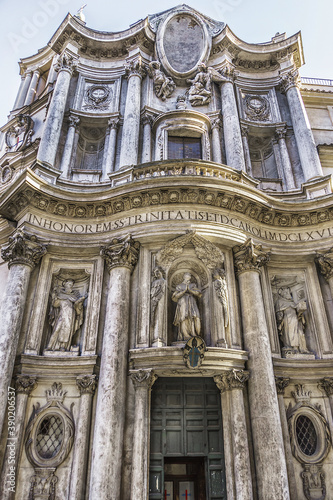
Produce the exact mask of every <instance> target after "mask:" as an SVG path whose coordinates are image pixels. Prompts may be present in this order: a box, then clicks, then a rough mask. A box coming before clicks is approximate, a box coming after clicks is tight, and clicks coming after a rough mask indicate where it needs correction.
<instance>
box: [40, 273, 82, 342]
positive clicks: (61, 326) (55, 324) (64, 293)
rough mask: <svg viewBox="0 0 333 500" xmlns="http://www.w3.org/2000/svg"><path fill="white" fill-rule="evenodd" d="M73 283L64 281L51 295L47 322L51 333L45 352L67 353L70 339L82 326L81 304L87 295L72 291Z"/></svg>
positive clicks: (70, 280)
mask: <svg viewBox="0 0 333 500" xmlns="http://www.w3.org/2000/svg"><path fill="white" fill-rule="evenodd" d="M74 283H75V281H74V280H72V279H66V280H64V281H63V282H62V286H61V287H59V286H56V287H55V288H54V289H53V291H52V295H51V308H50V313H49V321H50V324H51V326H52V333H51V337H50V340H49V343H48V346H47V348H46V350H47V351H69V349H70V346H71V342H72V338H73V336H74V334H75V333H76V332H77V331H78V330H79V328H80V327H81V326H82V324H83V303H84V301H85V299H86V298H87V296H88V295H87V294H85V295H82V296H81V295H80V293H79V292H78V291H77V290H74V289H73V288H74Z"/></svg>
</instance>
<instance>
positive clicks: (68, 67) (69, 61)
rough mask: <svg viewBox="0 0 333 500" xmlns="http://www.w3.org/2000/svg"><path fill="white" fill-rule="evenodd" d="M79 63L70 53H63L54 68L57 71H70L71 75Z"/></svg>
mask: <svg viewBox="0 0 333 500" xmlns="http://www.w3.org/2000/svg"><path fill="white" fill-rule="evenodd" d="M77 65H78V60H77V59H75V58H74V57H72V56H70V55H69V54H66V53H64V54H62V55H61V56H60V57H59V58H58V61H57V64H56V65H55V66H54V70H55V71H57V72H60V71H68V72H69V73H70V74H71V75H72V74H73V73H74V71H75V70H76V68H77Z"/></svg>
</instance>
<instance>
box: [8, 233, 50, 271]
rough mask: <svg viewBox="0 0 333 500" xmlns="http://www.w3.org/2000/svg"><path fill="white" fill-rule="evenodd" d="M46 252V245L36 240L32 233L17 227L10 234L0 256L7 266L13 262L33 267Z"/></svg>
mask: <svg viewBox="0 0 333 500" xmlns="http://www.w3.org/2000/svg"><path fill="white" fill-rule="evenodd" d="M45 253H46V247H45V246H44V245H41V244H40V243H38V242H37V238H36V236H34V235H30V234H28V233H26V232H25V231H24V230H22V229H18V230H17V231H16V233H15V234H14V235H13V236H10V238H9V243H8V245H7V246H5V247H3V248H2V250H1V257H2V258H3V260H4V261H5V262H8V267H11V266H12V265H13V264H23V265H26V266H30V267H31V268H34V267H35V265H36V264H37V263H38V262H39V260H40V259H41V258H42V257H43V255H44V254H45Z"/></svg>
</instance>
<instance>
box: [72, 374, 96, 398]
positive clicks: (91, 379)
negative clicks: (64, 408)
mask: <svg viewBox="0 0 333 500" xmlns="http://www.w3.org/2000/svg"><path fill="white" fill-rule="evenodd" d="M76 385H77V386H78V388H79V390H80V394H81V395H82V394H94V393H95V390H96V386H97V380H96V375H79V376H78V377H76Z"/></svg>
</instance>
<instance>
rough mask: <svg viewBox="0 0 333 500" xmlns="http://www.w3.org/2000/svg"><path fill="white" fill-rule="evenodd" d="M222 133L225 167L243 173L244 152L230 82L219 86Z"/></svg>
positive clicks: (232, 88)
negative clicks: (225, 158) (225, 159)
mask: <svg viewBox="0 0 333 500" xmlns="http://www.w3.org/2000/svg"><path fill="white" fill-rule="evenodd" d="M221 97H222V119H223V133H224V142H225V149H226V157H227V165H229V166H230V167H232V168H235V169H237V170H244V171H245V161H244V151H243V143H242V136H241V130H240V125H239V118H238V111H237V104H236V99H235V93H234V87H233V84H232V82H231V81H226V82H225V83H223V84H222V86H221Z"/></svg>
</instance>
